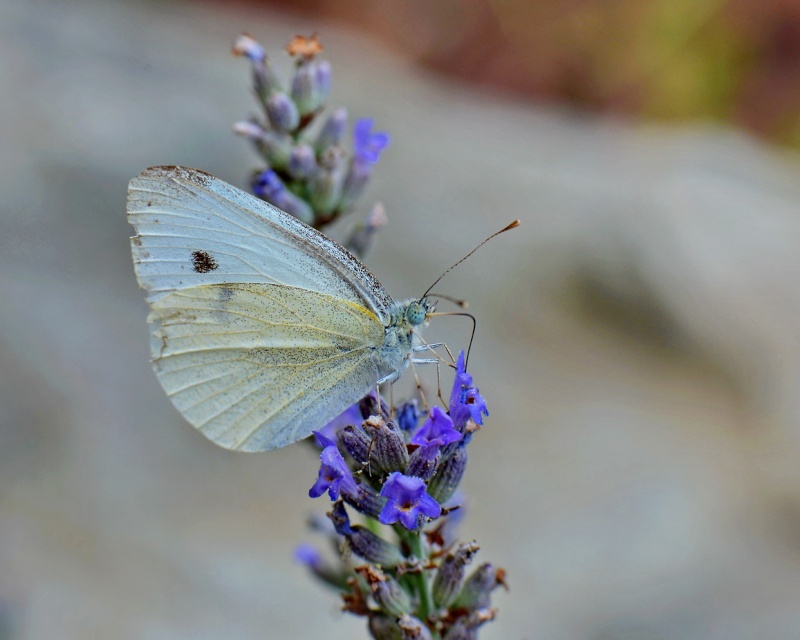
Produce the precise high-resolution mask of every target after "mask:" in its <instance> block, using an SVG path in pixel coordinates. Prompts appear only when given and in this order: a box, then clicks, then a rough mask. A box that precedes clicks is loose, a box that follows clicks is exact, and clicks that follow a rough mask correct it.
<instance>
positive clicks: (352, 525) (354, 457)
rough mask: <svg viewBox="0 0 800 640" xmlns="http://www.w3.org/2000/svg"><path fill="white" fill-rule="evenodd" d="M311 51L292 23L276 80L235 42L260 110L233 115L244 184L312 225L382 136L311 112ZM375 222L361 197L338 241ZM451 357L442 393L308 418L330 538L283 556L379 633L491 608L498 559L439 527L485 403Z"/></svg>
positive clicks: (466, 624) (395, 635) (360, 178)
mask: <svg viewBox="0 0 800 640" xmlns="http://www.w3.org/2000/svg"><path fill="white" fill-rule="evenodd" d="M321 51H322V46H321V45H320V43H319V41H318V40H317V38H316V37H315V36H314V37H311V38H303V37H300V36H297V37H295V38H294V39H293V40H292V42H290V44H289V46H288V47H287V52H288V53H289V54H290V55H291V56H292V57H293V58H294V60H295V69H294V77H293V78H292V80H291V82H290V83H288V84H285V85H284V84H283V83H282V81H281V79H280V78H279V77H278V74H277V72H276V71H275V70H274V68H273V67H272V65H271V64H270V61H269V59H268V58H267V56H266V54H265V51H264V49H263V47H262V46H261V45H260V44H258V42H256V41H255V40H254V39H253V38H252V37H251V36H247V35H243V36H240V37H239V39H238V40H237V41H236V44H235V46H234V52H235V53H237V54H238V55H242V56H246V57H247V58H248V59H249V60H250V62H251V65H252V71H253V88H254V91H255V95H256V97H257V99H258V101H259V104H260V106H261V111H262V114H261V116H258V117H253V118H251V119H249V120H247V121H244V122H239V123H237V124H235V125H234V130H235V131H236V132H237V133H239V134H241V135H243V136H245V137H246V138H248V139H249V140H251V141H252V142H253V144H254V145H255V148H256V149H257V151H258V152H259V154H260V155H261V157H262V158H263V160H264V162H265V163H266V166H265V167H264V168H262V169H259V170H257V171H255V172H254V174H253V177H252V182H251V186H252V189H253V191H254V193H255V194H256V195H257V196H259V197H261V198H263V199H265V200H267V201H269V202H271V203H272V204H274V205H275V206H278V207H280V208H282V209H284V210H285V211H287V212H288V213H291V214H292V215H294V216H296V217H297V218H299V219H300V220H302V221H304V222H306V223H308V224H310V225H312V226H314V227H316V228H323V227H325V226H326V225H327V224H329V223H330V222H332V221H333V220H335V219H336V218H337V217H338V216H340V215H341V214H343V213H346V212H348V211H352V210H353V209H354V208H355V205H356V203H357V201H358V199H359V197H360V196H361V194H362V193H363V191H364V188H365V186H366V184H367V182H368V181H369V178H370V175H371V173H372V170H373V169H374V167H375V165H376V164H377V162H378V160H379V159H380V154H381V152H382V151H383V150H384V149H385V148H386V146H387V145H388V143H389V136H388V135H387V134H385V133H374V132H373V131H372V121H371V120H369V119H362V120H358V121H357V122H356V123H355V126H354V127H353V133H352V145H351V150H350V151H348V149H347V148H346V147H345V145H344V139H345V136H346V131H347V124H348V116H347V111H346V110H345V109H344V108H343V107H339V108H335V109H333V110H332V111H330V113H329V114H328V115H327V117H325V118H324V119H322V118H323V114H324V113H325V111H324V110H325V107H326V102H327V98H328V94H329V92H330V86H331V66H330V64H329V63H328V62H327V61H325V60H322V59H321V58H320V57H319V54H320V53H321ZM320 119H322V122H321V124H320V123H318V122H317V121H318V120H320ZM384 222H385V217H384V215H383V211H382V209H381V208H380V207H376V208H373V210H372V211H371V212H370V214H368V216H367V217H366V220H365V222H364V224H362V225H361V226H360V227H358V228H357V229H356V231H355V233H354V234H353V235H352V236H351V238H350V241H349V242H348V246H349V248H351V250H353V251H354V252H356V253H357V254H358V255H362V256H363V255H364V253H365V252H366V250H367V249H368V248H369V246H370V245H371V242H372V238H373V237H374V233H375V231H376V230H377V229H378V228H379V227H380V226H382V224H383V223H384ZM453 368H454V370H455V379H454V382H453V387H452V390H451V393H450V397H449V400H448V401H446V402H445V401H442V404H443V405H445V406H438V405H435V406H431V407H430V408H427V409H426V410H424V411H421V410H420V408H419V402H418V401H417V400H416V399H411V400H409V401H407V402H403V403H401V404H399V405H398V406H396V407H390V406H388V405H387V404H386V402H385V401H384V400H383V399H382V398H381V397H379V396H378V395H377V394H376V393H372V394H370V395H368V396H367V397H365V398H364V399H363V400H361V402H359V403H358V404H356V405H354V406H353V407H351V408H350V409H348V410H347V411H346V412H345V413H343V414H342V415H341V416H339V418H337V419H336V420H334V421H333V422H331V423H330V424H329V425H327V426H326V427H325V428H324V429H322V430H320V431H316V432H314V437H315V439H316V444H317V446H318V447H319V450H321V451H320V454H319V459H320V468H319V473H318V477H317V480H316V482H314V484H313V486H312V487H311V489H310V490H309V496H311V497H312V498H319V497H322V496H324V495H325V494H327V495H328V497H329V498H330V500H331V501H332V506H331V510H330V511H329V512H328V514H327V516H328V522H327V524H326V521H325V520H324V519H321V518H315V519H314V520H313V521H312V528H314V529H316V530H317V531H319V532H321V533H322V534H323V535H324V536H326V537H327V538H328V540H329V542H330V543H331V546H332V548H333V550H334V555H335V561H330V560H326V559H325V558H324V557H323V555H322V554H321V553H320V552H319V551H318V550H317V549H316V548H315V547H311V546H307V545H303V546H300V547H298V549H297V551H296V554H295V556H296V558H297V559H298V560H299V561H300V562H302V563H303V564H305V565H307V566H308V568H309V569H310V570H311V572H312V573H313V575H315V576H316V577H317V578H318V579H319V580H320V581H321V582H322V583H324V584H326V585H328V586H330V587H333V588H334V589H336V590H338V591H339V592H340V593H341V597H342V599H343V608H344V610H346V611H349V612H351V613H353V614H355V615H359V616H364V617H366V619H367V626H368V629H369V632H370V634H371V636H372V637H373V638H376V639H379V640H411V639H414V640H425V639H428V638H430V639H441V640H466V639H473V638H477V634H478V629H479V628H480V627H481V626H482V625H483V624H484V623H486V622H488V621H490V620H493V619H494V617H495V615H496V610H495V609H493V608H492V606H491V596H492V592H493V591H494V590H495V589H496V588H497V587H498V586H500V585H503V586H505V582H504V578H505V572H504V570H503V569H501V568H498V567H495V566H494V565H492V564H490V563H484V564H481V565H480V566H478V567H477V568H476V569H474V570H473V571H472V572H471V573H468V572H467V567H468V565H470V564H471V563H472V561H473V559H474V556H475V554H476V553H477V552H478V549H479V547H478V545H477V543H476V542H474V541H472V542H457V541H455V539H454V536H453V533H452V531H451V529H452V525H453V524H454V523H455V521H456V520H457V519H458V517H459V515H460V513H461V512H460V504H461V501H462V498H460V496H459V494H457V489H458V486H459V484H460V482H461V479H462V477H463V476H464V472H465V470H466V466H467V458H468V457H467V447H468V445H469V443H470V442H471V440H472V437H473V435H474V434H475V433H476V432H477V431H478V430H479V428H480V427H481V426H482V425H483V420H484V417H486V416H488V415H489V412H488V409H487V406H486V400H485V399H484V398H483V396H481V394H480V392H479V391H478V389H477V387H476V386H475V385H474V383H473V378H472V376H471V374H469V373H467V371H466V359H465V355H464V352H463V351H462V352H460V353H459V355H458V358H457V359H456V362H455V363H453ZM355 519H358V520H359V522H361V523H362V524H359V523H358V522H354V520H355Z"/></svg>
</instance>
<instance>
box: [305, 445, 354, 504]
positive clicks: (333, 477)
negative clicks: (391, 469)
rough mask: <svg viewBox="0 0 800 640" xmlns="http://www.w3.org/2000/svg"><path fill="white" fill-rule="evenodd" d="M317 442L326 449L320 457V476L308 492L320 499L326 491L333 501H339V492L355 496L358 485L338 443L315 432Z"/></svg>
mask: <svg viewBox="0 0 800 640" xmlns="http://www.w3.org/2000/svg"><path fill="white" fill-rule="evenodd" d="M314 436H316V438H317V442H318V443H319V445H320V446H321V447H324V449H323V450H322V453H321V454H320V455H319V459H320V462H321V463H322V464H321V465H320V469H319V476H318V477H317V481H316V482H315V483H314V486H313V487H311V489H309V491H308V495H309V496H310V497H312V498H319V497H320V496H321V495H322V494H323V493H325V492H326V491H327V492H328V495H329V496H330V498H331V500H338V498H339V492H340V491H343V492H344V493H349V494H354V493H356V492H357V490H358V484H357V483H356V479H355V478H354V477H353V474H352V473H351V472H350V469H349V468H348V466H347V463H346V462H345V461H344V458H343V457H342V454H341V453H339V449H338V448H337V447H336V443H335V442H334V441H333V440H331V439H329V438H327V437H326V436H325V435H324V434H322V433H319V432H318V431H315V432H314Z"/></svg>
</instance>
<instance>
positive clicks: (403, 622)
mask: <svg viewBox="0 0 800 640" xmlns="http://www.w3.org/2000/svg"><path fill="white" fill-rule="evenodd" d="M397 626H398V627H400V628H401V629H402V630H403V636H402V638H403V640H431V632H430V630H429V629H428V627H426V626H425V625H424V624H423V623H422V620H420V619H419V618H415V617H413V616H410V615H408V614H403V615H402V616H400V619H399V620H398V621H397Z"/></svg>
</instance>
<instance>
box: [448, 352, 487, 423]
mask: <svg viewBox="0 0 800 640" xmlns="http://www.w3.org/2000/svg"><path fill="white" fill-rule="evenodd" d="M488 415H489V410H488V409H487V408H486V400H485V399H484V398H483V396H482V395H481V394H480V393H478V389H477V388H476V387H474V386H472V376H471V375H470V374H468V373H467V371H466V369H465V365H464V352H463V351H462V352H461V353H459V354H458V362H456V379H455V381H454V382H453V391H452V393H451V394H450V417H451V418H452V419H453V424H454V425H455V427H456V428H457V429H460V430H463V428H464V427H465V426H466V424H467V421H468V420H470V419H471V420H472V421H473V422H474V423H475V424H479V425H481V424H483V416H488Z"/></svg>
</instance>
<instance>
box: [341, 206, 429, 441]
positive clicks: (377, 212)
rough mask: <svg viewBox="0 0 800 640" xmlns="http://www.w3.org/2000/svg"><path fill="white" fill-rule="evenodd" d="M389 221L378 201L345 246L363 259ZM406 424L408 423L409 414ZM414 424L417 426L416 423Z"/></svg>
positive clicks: (401, 409)
mask: <svg viewBox="0 0 800 640" xmlns="http://www.w3.org/2000/svg"><path fill="white" fill-rule="evenodd" d="M387 222H389V219H388V218H387V217H386V212H385V211H384V208H383V205H382V204H381V203H380V202H378V203H377V204H375V206H374V207H372V209H371V210H370V212H369V213H368V214H367V216H366V218H364V222H363V223H361V224H360V225H358V226H357V227H356V228H355V229H354V230H353V233H352V234H351V235H350V238H348V240H347V242H346V243H345V246H346V247H347V248H348V249H349V250H350V251H352V252H353V253H354V254H355V255H357V256H358V257H359V258H362V259H363V258H364V256H366V255H367V254H368V253H369V251H370V249H371V248H372V245H373V243H374V242H375V236H376V235H377V232H378V230H379V229H380V228H381V227H383V226H385V225H386V223H387ZM408 404H409V403H406V404H404V405H403V406H402V407H401V408H400V410H399V411H398V420H397V421H398V426H399V427H400V428H401V429H403V431H406V430H407V429H405V427H404V426H403V424H404V423H403V422H402V420H403V418H404V414H403V407H406V406H408ZM406 413H407V412H406ZM406 424H408V417H407V416H406ZM414 426H415V427H416V424H415V425H414Z"/></svg>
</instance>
